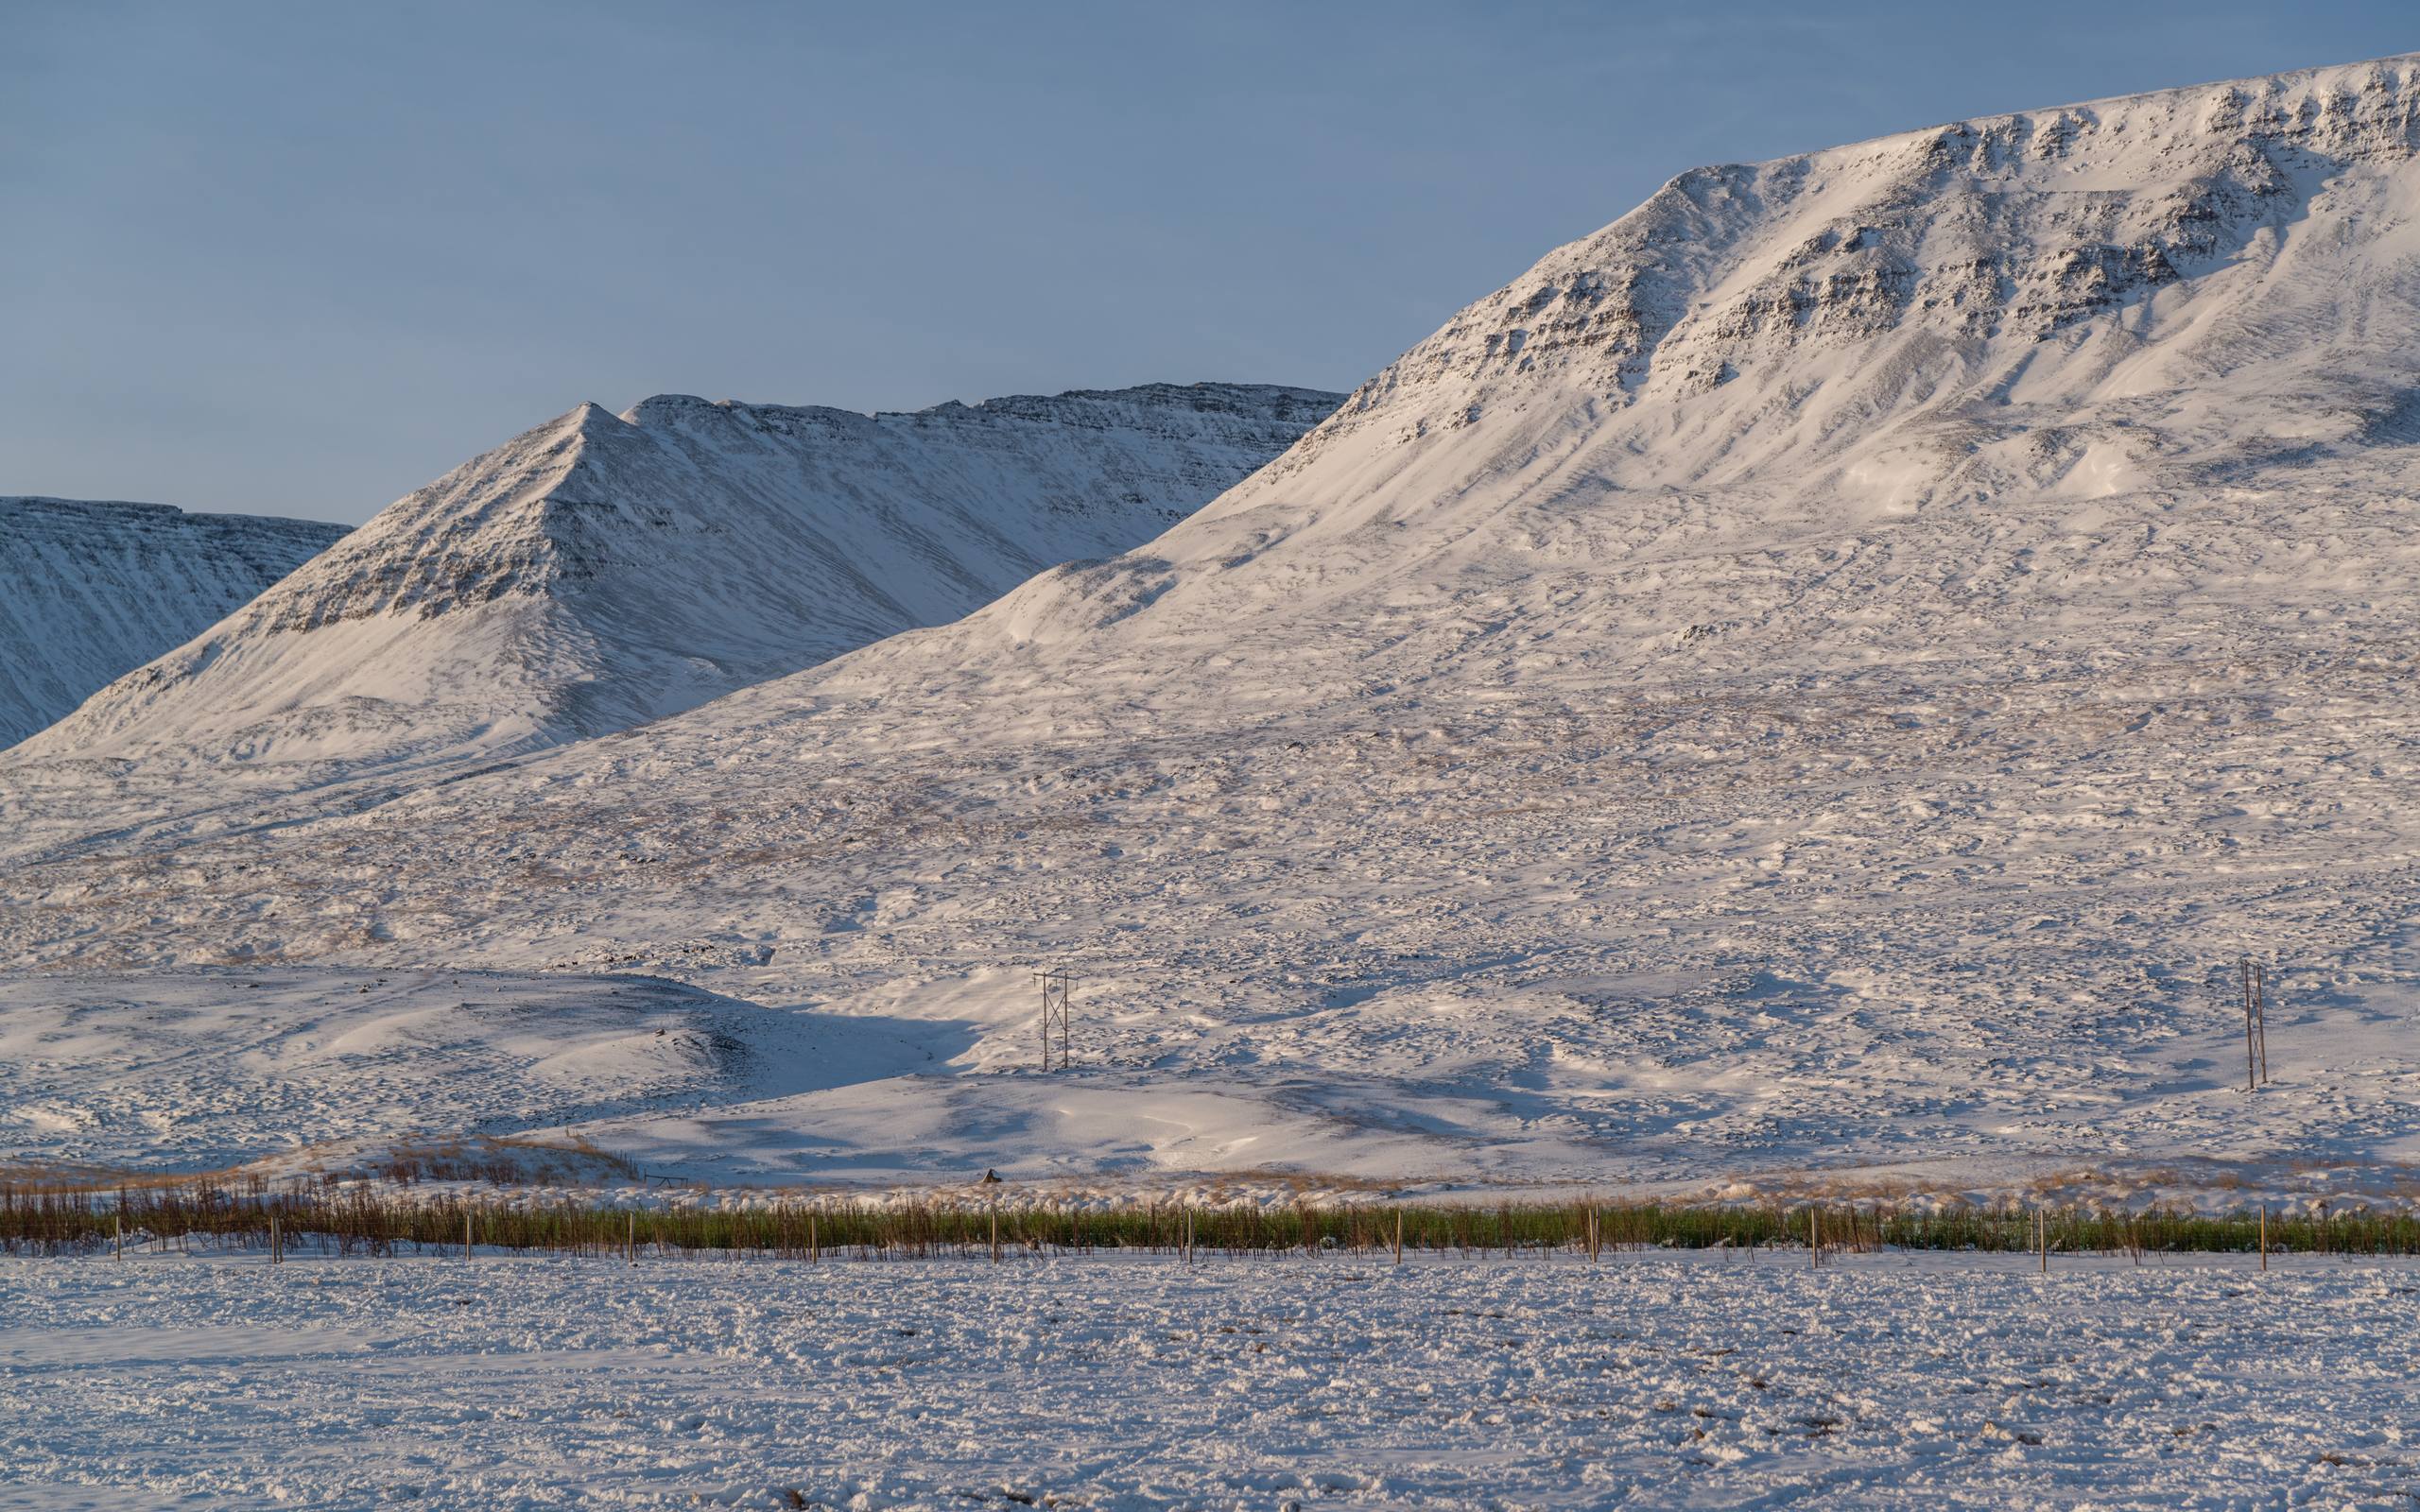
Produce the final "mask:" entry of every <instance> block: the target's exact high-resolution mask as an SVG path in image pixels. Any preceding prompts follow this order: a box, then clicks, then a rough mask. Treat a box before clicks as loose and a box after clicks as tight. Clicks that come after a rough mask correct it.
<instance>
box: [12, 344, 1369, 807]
mask: <svg viewBox="0 0 2420 1512" xmlns="http://www.w3.org/2000/svg"><path fill="white" fill-rule="evenodd" d="M1338 397H1339V396H1337V395H1334V394H1322V393H1315V392H1312V391H1308V390H1304V389H1294V388H1279V387H1261V386H1248V385H1215V384H1207V385H1198V386H1194V387H1175V386H1167V385H1161V386H1153V387H1143V388H1133V389H1124V390H1118V391H1115V392H1077V393H1068V394H1062V395H1058V396H1056V397H1049V398H1043V397H1032V398H1012V399H1005V400H995V401H993V402H990V403H988V404H976V405H966V404H944V405H942V406H940V407H938V408H935V409H929V410H924V411H920V412H918V413H914V414H879V415H861V414H856V413H852V412H848V411H843V410H834V409H818V408H791V407H785V406H778V405H760V404H730V403H708V402H706V401H704V400H700V399H694V398H690V397H688V396H685V395H662V396H658V397H656V398H653V399H649V400H648V401H646V402H645V403H643V404H639V405H637V406H636V407H634V408H633V409H631V410H630V411H629V412H628V413H627V414H624V415H619V416H616V415H614V414H611V413H609V412H608V411H606V410H604V409H602V408H600V407H598V406H596V405H594V404H584V405H582V406H580V407H579V409H576V410H574V411H572V412H571V413H569V414H567V415H564V416H562V417H561V418H559V419H557V420H555V421H550V422H548V423H547V424H545V425H542V426H540V427H538V428H537V429H535V430H532V431H529V432H527V433H526V434H525V435H522V436H519V437H516V438H513V439H512V440H511V441H509V442H507V443H506V444H505V445H503V446H501V447H499V448H497V449H496V450H494V451H493V452H490V453H487V454H485V455H481V456H479V457H477V458H475V459H474V460H472V461H470V462H468V463H465V464H464V465H463V466H462V467H460V468H458V469H456V470H455V471H454V472H451V473H448V474H447V475H446V476H444V477H442V478H441V479H439V480H438V481H437V482H435V483H433V484H431V485H429V486H428V487H427V488H424V489H423V490H419V491H418V492H416V493H413V494H411V495H409V496H408V497H406V498H405V499H402V500H400V501H398V502H397V503H396V504H394V505H392V506H390V507H389V508H387V509H386V510H384V511H382V512H381V513H380V514H379V515H378V516H377V517H376V518H375V519H373V520H372V521H371V522H370V523H369V524H365V525H363V526H362V527H361V528H360V529H359V530H358V531H356V532H354V534H353V535H352V536H350V537H348V538H347V539H346V540H345V541H344V542H343V543H342V544H341V545H340V546H339V547H338V548H337V549H336V550H333V551H330V552H328V553H327V554H325V555H324V556H322V557H321V558H319V559H318V560H316V561H314V562H313V563H312V564H311V566H310V568H309V570H308V571H306V572H302V573H299V574H297V575H296V576H294V577H293V578H292V579H291V580H289V581H286V582H285V583H282V584H280V585H279V587H278V589H277V590H276V592H274V593H267V594H264V595H263V596H262V597H261V598H259V599H258V600H257V601H256V602H254V603H251V604H250V605H248V606H246V607H244V608H243V609H242V610H239V611H238V612H236V613H233V614H232V615H230V616H228V617H227V618H226V619H225V620H224V621H223V622H222V623H220V624H218V625H216V626H214V627H211V628H209V629H208V630H207V631H206V632H205V633H203V634H201V635H199V637H197V638H195V639H194V640H193V641H192V642H191V643H190V644H185V645H182V646H181V647H179V648H177V649H176V650H174V651H173V652H171V653H169V654H168V655H165V656H163V657H160V658H159V659H158V660H156V661H154V662H151V663H150V664H148V665H147V666H144V667H141V668H139V669H138V670H136V671H135V672H133V673H131V674H130V675H129V676H128V677H126V678H125V679H121V680H120V681H119V682H118V683H116V684H115V685H113V686H112V687H110V688H108V689H107V690H105V691H104V692H103V693H101V694H100V695H99V696H95V698H93V699H92V700H91V702H90V703H88V704H87V705H86V706H85V707H84V708H83V709H81V710H79V711H78V713H76V714H75V715H74V716H73V717H72V718H70V719H67V720H65V721H63V722H62V723H61V725H60V726H59V727H58V728H56V729H54V730H50V731H49V732H47V733H46V734H44V735H43V737H42V738H41V739H40V740H37V741H34V742H32V743H29V744H28V745H27V746H26V747H25V748H24V749H23V750H22V751H21V752H20V755H21V756H23V757H25V758H26V759H29V760H49V759H57V758H85V757H96V756H106V757H133V756H141V755H145V754H148V753H159V752H162V751H174V752H178V753H180V754H182V755H199V756H203V757H206V758H214V759H215V758H218V757H233V758H236V759H242V760H264V759H269V760H274V759H291V760H299V761H328V762H337V763H341V764H345V765H350V766H359V765H377V764H382V763H387V762H391V761H395V760H403V759H411V758H415V757H420V756H427V755H433V754H458V753H461V752H464V751H469V750H480V751H487V752H491V753H494V752H502V751H509V750H513V749H520V748H526V747H529V746H532V745H539V744H544V743H547V742H550V741H554V740H560V739H565V738H575V737H579V736H587V735H596V734H601V733H604V732H607V731H610V730H618V729H621V728H624V727H626V726H628V725H631V724H633V723H637V722H639V721H642V720H646V719H649V718H654V717H657V716H660V715H663V714H666V713H673V712H676V711H678V710H682V709H686V708H689V707H691V706H693V705H695V704H698V703H700V702H703V701H705V700H706V699H708V698H711V697H713V696H716V695H717V694H720V693H724V692H728V691H730V690H731V689H733V688H735V687H739V686H742V685H744V684H746V683H749V682H753V681H757V680H760V679H765V678H769V677H774V676H778V675H780V674H782V673H786V672H793V671H796V670H798V669H799V668H801V667H804V666H809V665H812V664H814V663H815V662H820V661H822V660H824V659H826V658H829V657H832V656H836V655H838V654H839V653H841V652H843V651H846V650H849V649H852V648H853V647H856V646H858V645H862V644H865V643H867V642H869V641H872V640H874V639H877V638H879V637H881V636H884V635H889V634H892V633H895V632H897V631H899V630H903V629H908V628H911V627H916V626H920V625H930V624H934V623H938V622H940V621H943V620H948V619H953V618H956V617H957V616H959V615H960V614H963V613H966V612H967V611H968V610H973V609H975V608H977V606H979V605H981V604H983V603H984V602H985V601H987V600H989V599H991V598H992V597H994V596H995V595H996V594H998V593H1001V592H1003V591H1004V590H1006V589H1008V588H1009V587H1011V586H1013V585H1014V584H1015V583H1017V582H1019V581H1021V580H1023V579H1025V578H1026V577H1029V576H1031V575H1033V574H1034V573H1036V572H1039V571H1041V570H1042V569H1044V568H1046V567H1048V566H1050V565H1052V564H1054V563H1057V562H1061V561H1064V560H1067V559H1069V558H1080V557H1099V556H1108V555H1114V554H1115V553H1116V552H1118V551H1121V550H1123V549H1125V548H1126V547H1129V546H1132V545H1133V544H1134V543H1135V542H1137V541H1141V540H1144V539H1146V538H1148V537H1150V535H1152V534H1154V533H1155V532H1157V531H1159V530H1161V529H1163V528H1165V527H1166V526H1167V525H1168V524H1172V523H1174V522H1175V521H1177V520H1180V519H1182V518H1183V517H1184V515H1185V514H1187V513H1189V512H1190V511H1191V510H1193V509H1194V508H1196V507H1199V506H1200V505H1201V504H1202V503H1203V502H1204V501H1206V500H1208V499H1210V498H1211V497H1213V496H1215V495H1216V494H1218V493H1219V491H1220V490H1223V489H1225V488H1227V487H1229V486H1231V485H1233V484H1235V483H1236V482H1238V481H1240V480H1241V479H1242V478H1243V477H1244V476H1245V475H1247V474H1248V473H1250V472H1253V470H1254V469H1255V468H1257V467H1259V466H1260V465H1261V464H1262V463H1264V462H1266V461H1267V460H1268V459H1269V458H1270V457H1271V456H1274V455H1277V454H1278V453H1279V452H1282V451H1283V450H1285V448H1286V447H1287V446H1288V445H1289V444H1291V442H1292V441H1293V440H1295V439H1296V438H1299V437H1300V436H1301V435H1302V434H1303V432H1304V431H1305V430H1307V429H1308V428H1309V427H1310V426H1311V425H1313V424H1314V423H1316V422H1317V421H1319V420H1321V419H1322V418H1323V417H1324V416H1325V414H1326V413H1327V411H1328V410H1329V409H1330V408H1332V407H1333V405H1334V404H1335V402H1336V400H1337V398H1338Z"/></svg>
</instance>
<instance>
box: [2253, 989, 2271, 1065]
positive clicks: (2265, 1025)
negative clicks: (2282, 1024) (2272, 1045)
mask: <svg viewBox="0 0 2420 1512" xmlns="http://www.w3.org/2000/svg"><path fill="white" fill-rule="evenodd" d="M2252 1022H2253V1025H2254V1030H2253V1033H2254V1036H2255V1038H2256V1039H2257V1040H2259V1041H2260V1082H2261V1085H2262V1086H2264V1087H2265V1086H2267V1085H2268V1083H2269V968H2268V967H2266V966H2264V965H2262V964H2261V963H2260V962H2258V961H2255V962H2253V963H2252Z"/></svg>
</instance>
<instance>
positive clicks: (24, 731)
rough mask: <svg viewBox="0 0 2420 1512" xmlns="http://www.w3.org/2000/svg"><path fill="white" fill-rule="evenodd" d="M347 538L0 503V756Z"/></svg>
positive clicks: (336, 530)
mask: <svg viewBox="0 0 2420 1512" xmlns="http://www.w3.org/2000/svg"><path fill="white" fill-rule="evenodd" d="M344 533H345V527H344V526H342V525H328V524H317V523H315V522H312V521H307V520H279V519H274V518H271V517H269V516H266V515H240V514H186V513H184V512H182V511H181V510H178V509H175V508H171V507H169V506H167V505H164V504H115V503H93V502H88V501H85V500H81V499H41V498H0V747H7V746H12V745H14V744H16V743H17V742H18V741H21V740H23V739H25V738H26V736H27V735H30V734H32V733H33V732H34V731H35V730H40V729H42V728H43V726H44V725H47V724H49V723H50V722H51V721H52V720H55V719H58V718H60V717H61V715H63V714H65V713H68V712H69V711H71V710H73V709H74V708H75V707H76V706H77V705H78V704H79V703H82V702H83V701H84V699H85V698H86V696H89V695H91V694H92V693H93V692H95V690H96V689H98V688H100V687H101V686H102V685H103V684H104V683H107V682H110V681H112V680H113V679H116V678H118V677H119V676H121V675H122V674H124V673H127V672H130V671H131V670H133V669H134V668H135V667H138V666H141V665H142V664H143V663H144V662H148V661H150V660H151V659H152V658H153V657H155V656H158V655H159V654H160V653H161V652H163V651H165V650H168V649H170V648H171V647H173V646H176V645H179V644H182V643H183V642H184V641H186V640H187V639H189V638H190V637H192V636H193V635H194V634H195V633H196V632H197V631H199V630H202V629H205V628H207V627H209V626H210V625H211V624H212V623H213V622H215V621H216V620H217V619H219V618H220V617H221V616H223V615H225V614H227V613H229V612H231V611H233V610H238V609H241V608H242V607H243V606H244V605H245V604H247V603H249V602H251V599H252V598H253V597H254V596H256V595H257V594H259V593H260V592H261V591H262V590H264V589H266V588H268V586H269V585H270V584H272V583H274V582H276V581H277V580H278V579H279V578H281V577H283V576H285V575H286V574H287V573H290V572H292V571H293V570H294V569H295V568H297V567H300V566H301V565H302V563H303V562H305V561H307V560H309V559H310V558H312V557H313V556H316V555H317V554H318V553H320V551H322V550H324V549H326V547H327V546H329V545H330V544H331V543H333V542H334V541H336V540H337V538H339V537H341V536H342V535H343V534H344Z"/></svg>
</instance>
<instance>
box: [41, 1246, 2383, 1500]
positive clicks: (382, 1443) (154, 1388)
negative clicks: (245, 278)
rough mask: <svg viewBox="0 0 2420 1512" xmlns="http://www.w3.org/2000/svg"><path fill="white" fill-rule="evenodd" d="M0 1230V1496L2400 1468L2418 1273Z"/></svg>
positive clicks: (2075, 1490) (1649, 1493) (1900, 1477)
mask: <svg viewBox="0 0 2420 1512" xmlns="http://www.w3.org/2000/svg"><path fill="white" fill-rule="evenodd" d="M1805 1264H1806V1260H1805V1257H1804V1255H1803V1254H1799V1255H1795V1256H1793V1255H1789V1254H1784V1253H1770V1254H1765V1255H1761V1256H1752V1255H1747V1254H1738V1253H1734V1254H1728V1255H1724V1254H1718V1253H1714V1252H1704V1253H1700V1254H1696V1255H1680V1256H1663V1255H1656V1256H1641V1255H1623V1256H1608V1257H1607V1260H1606V1263H1604V1264H1603V1265H1601V1266H1597V1267H1592V1266H1589V1265H1587V1264H1585V1263H1580V1262H1577V1261H1574V1260H1572V1259H1570V1258H1568V1257H1560V1256H1559V1257H1557V1258H1554V1259H1551V1260H1539V1259H1534V1258H1522V1259H1516V1260H1500V1259H1492V1260H1475V1259H1429V1260H1415V1261H1414V1262H1412V1263H1407V1264H1406V1265H1404V1266H1403V1267H1401V1268H1400V1269H1397V1268H1392V1267H1389V1266H1387V1265H1385V1264H1383V1263H1371V1262H1370V1261H1368V1260H1366V1259H1360V1258H1348V1257H1344V1256H1335V1255H1329V1256H1319V1257H1314V1258H1308V1259H1301V1258H1296V1259H1283V1260H1276V1259H1254V1260H1242V1259H1232V1258H1207V1257H1205V1258H1204V1260H1203V1261H1202V1262H1201V1263H1200V1264H1198V1265H1196V1266H1194V1267H1192V1268H1190V1269H1188V1268H1186V1267H1185V1266H1184V1265H1183V1264H1182V1263H1178V1262H1175V1261H1172V1260H1167V1259H1109V1258H1060V1259H1051V1260H1034V1261H1026V1262H1019V1263H1008V1264H1004V1265H1000V1266H992V1265H988V1264H983V1263H979V1262H959V1261H934V1262H918V1263H882V1262H873V1263H867V1262H834V1263H824V1264H822V1265H818V1266H809V1265H805V1264H799V1263H774V1262H767V1263H728V1262H709V1261H683V1260H666V1261H657V1260H651V1259H642V1260H641V1262H640V1263H639V1264H638V1265H636V1266H635V1267H631V1266H625V1265H621V1264H618V1263H605V1262H600V1261H585V1262H571V1261H562V1260H527V1259H525V1260H507V1259H502V1258H497V1257H489V1256H482V1257H480V1258H478V1259H477V1260H475V1261H473V1262H471V1263H464V1262H462V1261H461V1260H459V1259H458V1258H451V1257H449V1258H443V1259H439V1258H418V1259H413V1258H406V1259H393V1260H376V1261H373V1260H360V1259H355V1260H338V1259H326V1260H314V1259H311V1258H308V1257H307V1256H306V1257H305V1258H303V1259H302V1260H300V1261H298V1262H296V1263H291V1264H289V1265H286V1266H284V1267H281V1268H279V1269H276V1270H272V1269H271V1268H270V1267H268V1266H267V1265H265V1264H262V1263H259V1262H258V1261H257V1260H256V1259H248V1258H227V1259H205V1258H178V1257H174V1256H150V1257H142V1258H136V1259H132V1260H130V1261H127V1262H124V1263H112V1262H109V1261H106V1260H83V1261H26V1260H12V1261H5V1262H0V1316H5V1317H6V1318H7V1319H8V1323H9V1327H8V1329H7V1331H6V1332H5V1333H0V1507H8V1508H32V1507H41V1508H45V1509H55V1508H70V1507H78V1508H80V1507H93V1508H100V1507H122V1506H127V1505H134V1504H139V1505H143V1506H147V1507H178V1506H205V1505H208V1506H217V1505H246V1506H270V1505H280V1504H286V1505H308V1506H314V1507H356V1506H360V1507H367V1506H388V1505H418V1506H431V1507H479V1508H488V1509H497V1512H503V1509H514V1508H535V1507H554V1506H583V1507H600V1506H636V1507H652V1506H672V1505H683V1506H688V1505H700V1504H703V1505H718V1506H743V1507H802V1506H804V1507H848V1508H873V1507H952V1508H957V1507H980V1506H986V1505H990V1506H1000V1507H1009V1506H1015V1505H1029V1506H1030V1505H1055V1506H1081V1507H1095V1508H1134V1509H1141V1508H1162V1507H1167V1508H1177V1507H1183V1508H1213V1507H1217V1508H1225V1507H1236V1508H1245V1507H1251V1508H1269V1507H1298V1508H1299V1507H1313V1506H1321V1505H1334V1506H1360V1507H1425V1508H1437V1507H1488V1508H1500V1507H1541V1508H1544V1507H1682V1506H1687V1507H1748V1506H1755V1507H1774V1506H1880V1507H1909V1508H1919V1507H1921V1508H1939V1507H1970V1506H1971V1507H2012V1506H2078V1507H2082V1506H2091V1507H2095V1508H2125V1507H2159V1508H2252V1507H2281V1506H2302V1505H2312V1506H2327V1507H2340V1508H2372V1507H2375V1508H2385V1507H2396V1508H2402V1507H2409V1506H2410V1505H2411V1503H2412V1502H2413V1500H2414V1499H2415V1498H2420V1425H2415V1420H2414V1411H2413V1407H2414V1401H2413V1394H2412V1390H2411V1379H2412V1376H2413V1372H2414V1370H2415V1369H2420V1347H2415V1343H2414V1339H2415V1331H2414V1325H2415V1323H2420V1268H2415V1267H2412V1266H2410V1265H2397V1264H2373V1263H2337V1262H2327V1261H2318V1260H2313V1259H2308V1258H2302V1259H2297V1260H2293V1261H2286V1262H2280V1263H2278V1264H2279V1268H2277V1269H2275V1270H2273V1271H2271V1272H2269V1273H2268V1274H2265V1275H2263V1274H2259V1273H2257V1272H2256V1270H2255V1269H2254V1264H2255V1262H2254V1260H2253V1258H2252V1257H2250V1256H2242V1257H2202V1258H2200V1259H2199V1260H2197V1261H2196V1262H2195V1263H2160V1262H2158V1261H2154V1262H2153V1263H2152V1264H2150V1265H2149V1266H2147V1267H2144V1268H2141V1269H2136V1268H2134V1267H2132V1266H2129V1265H2127V1264H2126V1263H2124V1262H2122V1261H2119V1262H2115V1263H2111V1262H2102V1261H2091V1260H2080V1259H2079V1260H2066V1259H2062V1260H2059V1261H2057V1262H2055V1263H2054V1268H2053V1270H2052V1272H2051V1274H2049V1275H2048V1276H2047V1277H2046V1276H2040V1275H2036V1274H2034V1273H2033V1272H2032V1268H2031V1266H2032V1263H2031V1260H2030V1259H2027V1258H2019V1257H1995V1258H1989V1259H1985V1258H1978V1257H1971V1256H1942V1255H1927V1256H1905V1255H1877V1256H1866V1257H1858V1258H1853V1259H1848V1260H1845V1261H1843V1262H1842V1263H1840V1264H1838V1265H1836V1266H1833V1267H1830V1268H1827V1269H1825V1270H1824V1271H1821V1272H1812V1271H1809V1270H1806V1269H1805V1268H1804V1267H1805Z"/></svg>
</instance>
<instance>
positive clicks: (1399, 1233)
mask: <svg viewBox="0 0 2420 1512" xmlns="http://www.w3.org/2000/svg"><path fill="white" fill-rule="evenodd" d="M1395 1263H1396V1264H1398V1265H1400V1264H1402V1263H1403V1210H1402V1209H1401V1208H1397V1209H1396V1210H1395Z"/></svg>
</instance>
